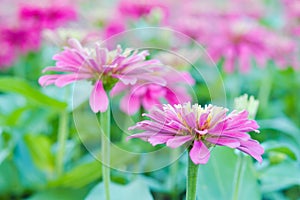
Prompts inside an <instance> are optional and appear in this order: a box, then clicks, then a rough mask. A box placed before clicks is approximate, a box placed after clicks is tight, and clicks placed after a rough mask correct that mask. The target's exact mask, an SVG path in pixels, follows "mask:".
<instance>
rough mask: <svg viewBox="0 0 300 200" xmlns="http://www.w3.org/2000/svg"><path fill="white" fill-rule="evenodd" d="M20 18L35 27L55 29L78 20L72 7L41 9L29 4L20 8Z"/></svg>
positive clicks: (53, 6)
mask: <svg viewBox="0 0 300 200" xmlns="http://www.w3.org/2000/svg"><path fill="white" fill-rule="evenodd" d="M19 17H20V20H22V21H25V22H26V23H28V24H30V25H31V26H33V27H38V28H49V29H55V28H57V27H59V26H63V25H65V24H66V23H67V22H69V21H73V20H76V18H77V12H76V10H75V9H74V8H73V7H71V6H56V5H50V6H47V7H40V6H35V5H32V4H28V5H24V6H22V7H21V8H20V10H19Z"/></svg>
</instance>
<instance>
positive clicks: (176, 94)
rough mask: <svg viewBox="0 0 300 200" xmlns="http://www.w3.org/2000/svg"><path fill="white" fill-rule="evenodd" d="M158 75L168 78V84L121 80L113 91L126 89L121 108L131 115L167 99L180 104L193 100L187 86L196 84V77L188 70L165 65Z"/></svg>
mask: <svg viewBox="0 0 300 200" xmlns="http://www.w3.org/2000/svg"><path fill="white" fill-rule="evenodd" d="M157 76H159V77H162V78H164V79H165V80H166V85H160V84H157V83H144V82H142V81H139V82H137V83H136V84H135V85H124V84H123V83H121V82H119V83H118V84H116V86H115V87H114V88H113V90H112V91H111V95H112V96H115V95H116V94H118V93H120V92H124V91H125V96H124V97H123V98H122V100H121V104H120V107H121V110H122V111H123V112H125V113H127V114H129V115H132V114H135V113H136V112H137V111H138V110H139V109H140V108H141V107H143V108H144V109H145V110H150V109H151V108H152V107H153V106H155V105H157V104H161V101H167V102H168V103H169V104H172V105H173V104H178V103H183V102H187V101H190V100H191V97H190V95H189V94H188V92H187V88H186V87H187V86H188V85H190V86H191V85H193V84H194V82H195V81H194V79H193V78H192V77H191V76H190V74H189V73H187V72H175V71H174V69H169V68H167V67H165V68H164V69H163V70H161V71H159V72H157Z"/></svg>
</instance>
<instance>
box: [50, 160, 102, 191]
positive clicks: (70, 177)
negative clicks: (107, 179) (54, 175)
mask: <svg viewBox="0 0 300 200" xmlns="http://www.w3.org/2000/svg"><path fill="white" fill-rule="evenodd" d="M101 175H102V171H101V163H100V162H99V161H98V160H95V161H93V162H90V163H84V164H81V165H78V166H76V167H74V168H73V169H71V170H70V171H69V172H67V173H65V174H63V175H62V176H60V177H59V178H58V179H57V180H55V181H52V182H50V183H49V186H51V187H57V186H60V187H68V188H81V187H84V186H86V185H88V184H90V183H92V182H94V181H96V180H98V179H99V178H100V177H101Z"/></svg>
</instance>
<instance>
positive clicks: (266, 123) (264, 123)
mask: <svg viewBox="0 0 300 200" xmlns="http://www.w3.org/2000/svg"><path fill="white" fill-rule="evenodd" d="M258 124H259V125H260V128H261V129H274V130H277V131H280V132H283V133H287V134H288V135H289V136H291V137H293V138H294V139H295V140H296V141H297V143H298V144H299V145H300V137H299V135H300V130H299V128H298V127H297V126H296V125H295V124H294V123H293V122H292V121H291V120H289V119H288V118H286V117H284V118H276V119H267V120H259V121H258Z"/></svg>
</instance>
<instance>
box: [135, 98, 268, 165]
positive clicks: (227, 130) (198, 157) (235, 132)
mask: <svg viewBox="0 0 300 200" xmlns="http://www.w3.org/2000/svg"><path fill="white" fill-rule="evenodd" d="M227 111H228V110H227V109H226V108H223V107H217V106H212V105H208V106H205V107H204V108H203V107H201V106H200V105H198V104H194V105H192V106H191V104H190V103H186V104H183V105H174V106H172V105H163V106H162V107H154V108H153V109H152V110H151V111H150V113H149V114H144V116H147V117H149V118H150V119H151V120H144V121H142V122H139V123H137V125H136V126H133V127H130V128H129V130H135V129H138V130H143V131H144V132H142V133H138V134H134V135H131V136H129V138H140V139H143V140H145V141H148V142H150V143H151V144H152V145H157V144H166V145H167V146H168V147H171V148H177V147H179V146H181V145H184V144H186V143H189V144H190V145H191V150H190V157H191V160H192V161H193V162H194V163H195V164H205V163H207V162H208V160H209V157H210V152H209V147H211V146H213V145H220V146H228V147H230V148H236V149H239V150H241V151H243V152H245V153H247V154H249V155H251V156H252V157H253V158H255V159H256V160H258V161H259V162H262V157H261V155H262V154H263V152H264V149H263V148H262V147H261V146H260V144H259V143H258V142H257V141H255V140H253V139H251V138H250V135H249V134H247V132H250V131H255V132H258V130H257V129H258V127H259V126H258V125H257V123H256V121H254V120H249V119H248V112H247V111H242V112H237V111H233V112H231V113H230V114H228V115H227V116H226V112H227Z"/></svg>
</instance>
